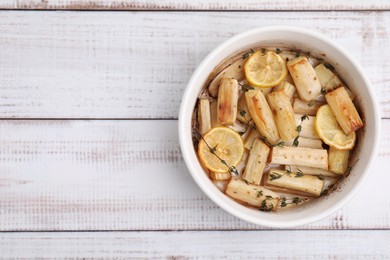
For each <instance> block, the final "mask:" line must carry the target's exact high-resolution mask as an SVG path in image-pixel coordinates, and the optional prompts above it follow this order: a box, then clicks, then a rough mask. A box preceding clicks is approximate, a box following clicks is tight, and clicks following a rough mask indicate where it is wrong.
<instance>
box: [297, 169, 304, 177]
mask: <svg viewBox="0 0 390 260" xmlns="http://www.w3.org/2000/svg"><path fill="white" fill-rule="evenodd" d="M303 175H305V174H303V172H302V171H301V170H300V169H298V170H297V173H296V174H295V178H301V177H302V176H303Z"/></svg>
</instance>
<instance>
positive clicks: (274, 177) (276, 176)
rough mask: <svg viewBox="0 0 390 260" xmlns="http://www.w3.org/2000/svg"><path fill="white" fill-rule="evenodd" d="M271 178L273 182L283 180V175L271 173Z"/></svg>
mask: <svg viewBox="0 0 390 260" xmlns="http://www.w3.org/2000/svg"><path fill="white" fill-rule="evenodd" d="M269 176H270V177H271V181H273V180H277V179H280V178H282V175H281V174H279V173H276V172H271V173H270V174H269Z"/></svg>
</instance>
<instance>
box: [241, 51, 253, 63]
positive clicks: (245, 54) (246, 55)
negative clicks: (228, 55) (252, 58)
mask: <svg viewBox="0 0 390 260" xmlns="http://www.w3.org/2000/svg"><path fill="white" fill-rule="evenodd" d="M254 52H255V51H254V50H253V49H250V50H249V51H247V52H245V53H244V54H243V55H242V59H243V60H245V59H246V58H248V57H249V55H251V54H252V53H254Z"/></svg>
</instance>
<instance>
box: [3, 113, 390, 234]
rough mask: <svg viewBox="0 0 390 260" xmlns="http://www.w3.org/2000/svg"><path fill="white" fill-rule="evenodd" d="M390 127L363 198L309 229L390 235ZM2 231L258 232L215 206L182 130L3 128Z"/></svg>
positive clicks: (49, 124)
mask: <svg viewBox="0 0 390 260" xmlns="http://www.w3.org/2000/svg"><path fill="white" fill-rule="evenodd" d="M389 131H390V120H383V129H382V139H381V140H382V141H381V147H380V154H379V156H378V158H377V160H376V163H375V166H374V168H373V170H372V175H371V176H370V178H369V179H368V181H367V183H366V184H364V186H363V188H362V190H361V192H360V193H358V195H357V196H356V197H355V198H354V199H353V200H352V201H351V202H350V203H349V204H348V205H347V206H345V207H344V208H342V209H341V210H339V211H338V212H337V213H335V214H333V215H332V216H330V217H328V218H326V219H324V220H322V221H319V222H317V223H314V224H312V225H309V226H304V227H301V228H303V229H368V228H382V229H383V228H386V229H389V228H390V197H389V196H387V195H386V191H387V190H388V183H390V175H389V174H388V171H386V169H387V167H386V166H385V165H386V163H387V161H388V160H389V159H390V137H389V135H387V133H388V132H389ZM0 143H1V144H0V230H3V231H4V230H38V231H39V230H202V229H208V230H214V229H235V230H236V229H261V227H257V226H254V225H250V224H248V223H246V222H244V221H240V220H238V219H236V218H235V217H232V216H231V215H229V214H228V213H225V212H224V211H223V210H221V209H219V208H218V207H217V206H216V205H214V204H213V203H212V202H211V201H210V200H209V199H208V198H207V197H206V196H205V195H204V194H203V193H202V192H201V191H200V190H199V188H198V187H197V186H196V184H195V183H194V181H193V180H192V178H191V177H190V174H189V173H188V171H187V169H186V167H185V165H184V163H183V161H182V157H181V154H180V150H179V144H178V136H177V122H176V121H174V120H172V121H170V120H162V121H161V120H146V121H143V120H138V121H126V120H124V121H110V120H106V121H101V120H100V121H96V120H93V121H82V120H80V121H56V120H52V121H36V120H33V121H22V120H11V121H0Z"/></svg>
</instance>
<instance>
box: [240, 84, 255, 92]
mask: <svg viewBox="0 0 390 260" xmlns="http://www.w3.org/2000/svg"><path fill="white" fill-rule="evenodd" d="M240 86H241V90H242V91H245V92H248V91H249V90H252V89H255V88H254V87H252V86H251V85H248V84H243V85H240Z"/></svg>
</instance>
